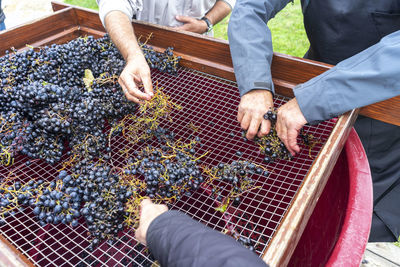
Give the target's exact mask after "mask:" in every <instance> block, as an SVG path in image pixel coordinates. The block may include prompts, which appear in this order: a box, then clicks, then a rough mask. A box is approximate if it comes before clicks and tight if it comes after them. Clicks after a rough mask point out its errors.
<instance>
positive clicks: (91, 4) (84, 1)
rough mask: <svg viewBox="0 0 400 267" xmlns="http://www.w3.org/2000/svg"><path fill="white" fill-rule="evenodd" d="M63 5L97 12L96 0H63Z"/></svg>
mask: <svg viewBox="0 0 400 267" xmlns="http://www.w3.org/2000/svg"><path fill="white" fill-rule="evenodd" d="M64 3H66V4H70V5H75V6H81V7H86V8H90V9H95V10H99V7H98V6H97V3H96V0H64Z"/></svg>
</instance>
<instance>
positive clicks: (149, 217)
mask: <svg viewBox="0 0 400 267" xmlns="http://www.w3.org/2000/svg"><path fill="white" fill-rule="evenodd" d="M166 211H168V208H167V206H165V205H161V204H154V203H153V202H152V201H151V200H150V199H148V198H146V199H144V200H142V203H140V221H139V227H138V229H137V230H136V232H135V237H136V239H137V240H138V241H139V242H140V243H142V244H144V245H146V234H147V230H148V229H149V226H150V224H151V222H152V221H153V220H154V219H155V218H156V217H158V216H159V215H161V214H162V213H164V212H166Z"/></svg>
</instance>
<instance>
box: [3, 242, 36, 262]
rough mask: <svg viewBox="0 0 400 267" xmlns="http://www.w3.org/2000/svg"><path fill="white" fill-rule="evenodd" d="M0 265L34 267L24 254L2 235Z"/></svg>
mask: <svg viewBox="0 0 400 267" xmlns="http://www.w3.org/2000/svg"><path fill="white" fill-rule="evenodd" d="M0 265H1V266H7V267H26V266H34V265H33V264H32V262H30V261H29V260H28V258H26V257H25V255H24V254H22V253H21V252H20V251H18V250H17V249H16V248H15V247H14V246H13V245H12V244H11V243H10V242H9V241H8V240H7V239H6V238H4V237H3V236H2V235H0Z"/></svg>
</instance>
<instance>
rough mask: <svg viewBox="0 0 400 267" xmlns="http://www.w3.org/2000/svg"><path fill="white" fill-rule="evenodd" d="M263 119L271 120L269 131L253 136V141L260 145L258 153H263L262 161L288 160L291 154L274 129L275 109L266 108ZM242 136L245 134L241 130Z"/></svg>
mask: <svg viewBox="0 0 400 267" xmlns="http://www.w3.org/2000/svg"><path fill="white" fill-rule="evenodd" d="M264 119H265V120H269V121H270V122H271V130H270V132H269V133H268V134H267V135H266V136H264V137H262V138H259V137H257V136H256V137H255V138H254V142H255V143H256V144H258V146H259V147H260V153H261V154H262V155H264V162H265V163H273V162H275V161H277V160H280V159H285V160H290V159H291V158H292V155H291V154H290V153H289V151H288V150H287V148H286V146H285V144H284V143H283V142H282V141H281V139H279V137H278V134H277V132H276V129H275V124H276V119H277V111H276V110H275V109H270V110H268V112H267V113H265V114H264ZM243 136H246V132H245V131H243Z"/></svg>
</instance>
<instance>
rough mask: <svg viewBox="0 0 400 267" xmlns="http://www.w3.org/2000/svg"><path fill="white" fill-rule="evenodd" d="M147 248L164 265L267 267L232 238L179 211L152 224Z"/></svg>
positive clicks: (164, 215) (149, 229)
mask: <svg viewBox="0 0 400 267" xmlns="http://www.w3.org/2000/svg"><path fill="white" fill-rule="evenodd" d="M147 245H148V246H149V249H150V251H151V252H152V253H153V255H154V256H155V258H156V259H157V260H158V261H159V263H160V264H161V266H254V267H256V266H266V264H265V263H264V262H263V261H262V260H261V259H260V258H259V257H257V255H256V254H255V253H253V252H251V251H249V250H248V249H246V248H244V247H243V246H242V245H240V244H239V243H238V242H236V241H235V240H234V239H233V238H231V237H228V236H226V235H223V234H221V233H219V232H217V231H215V230H212V229H211V228H208V227H206V226H205V225H203V224H201V223H199V222H196V221H194V220H193V219H191V218H190V217H188V216H187V215H185V214H183V213H181V212H178V211H168V212H165V213H163V214H161V215H159V216H158V217H157V218H156V219H155V220H154V221H153V222H152V223H151V224H150V227H149V228H148V231H147Z"/></svg>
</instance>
